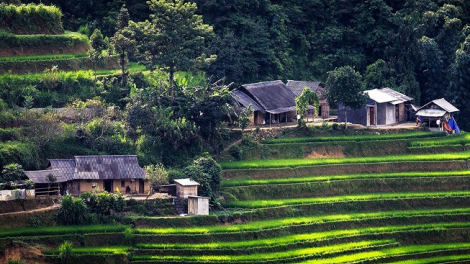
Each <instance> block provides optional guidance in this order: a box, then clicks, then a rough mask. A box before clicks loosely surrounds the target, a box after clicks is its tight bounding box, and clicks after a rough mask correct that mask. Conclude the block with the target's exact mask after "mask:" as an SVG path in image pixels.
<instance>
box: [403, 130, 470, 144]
mask: <svg viewBox="0 0 470 264" xmlns="http://www.w3.org/2000/svg"><path fill="white" fill-rule="evenodd" d="M468 143H470V134H466V133H465V134H454V135H450V136H448V137H444V138H438V139H429V140H417V141H412V142H411V143H410V148H427V147H435V146H450V145H467V144H468Z"/></svg>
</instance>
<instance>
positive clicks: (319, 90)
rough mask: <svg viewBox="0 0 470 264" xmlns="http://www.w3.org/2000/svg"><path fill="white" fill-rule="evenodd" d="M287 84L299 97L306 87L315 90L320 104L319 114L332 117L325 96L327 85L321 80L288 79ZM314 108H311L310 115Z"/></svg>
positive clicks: (322, 116) (323, 116)
mask: <svg viewBox="0 0 470 264" xmlns="http://www.w3.org/2000/svg"><path fill="white" fill-rule="evenodd" d="M286 86H287V87H288V88H289V89H290V90H291V91H292V92H293V93H294V95H295V97H296V98H297V97H299V96H300V95H301V94H302V92H303V91H304V89H305V88H309V89H310V90H312V91H314V92H315V93H316V94H317V96H318V101H319V103H320V106H319V108H318V113H317V114H318V116H320V117H321V118H324V119H325V118H329V117H330V104H329V103H328V101H327V100H326V97H325V85H324V84H323V83H321V82H310V81H294V80H288V81H287V84H286ZM313 110H314V109H312V110H309V115H311V114H313Z"/></svg>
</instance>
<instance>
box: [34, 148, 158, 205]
mask: <svg viewBox="0 0 470 264" xmlns="http://www.w3.org/2000/svg"><path fill="white" fill-rule="evenodd" d="M49 164H50V167H49V169H48V170H47V171H46V172H41V171H39V172H37V171H36V172H34V171H33V172H27V173H26V176H28V178H29V177H31V178H30V179H31V180H33V182H34V180H36V181H38V183H40V184H43V183H42V182H40V181H39V180H41V181H42V178H43V177H42V176H37V175H42V174H43V173H47V172H54V175H55V174H57V175H60V179H61V180H60V181H58V183H60V185H61V186H60V187H61V189H62V190H63V192H62V194H64V193H65V192H68V193H70V194H72V195H75V196H78V195H80V193H83V192H87V191H94V190H105V191H107V192H109V193H117V191H118V190H119V192H121V193H125V192H126V193H131V194H147V193H148V192H149V191H150V184H149V182H148V180H147V179H146V178H145V172H144V170H143V169H142V168H141V167H140V166H139V164H138V161H137V156H136V155H101V156H76V157H75V158H74V159H51V160H49ZM41 173H42V174H41ZM41 177H42V178H41ZM35 183H36V182H35Z"/></svg>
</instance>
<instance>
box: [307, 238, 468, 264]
mask: <svg viewBox="0 0 470 264" xmlns="http://www.w3.org/2000/svg"><path fill="white" fill-rule="evenodd" d="M469 247H470V243H451V244H437V245H413V246H402V247H396V248H387V249H382V250H380V251H369V252H362V253H356V254H351V255H345V256H339V257H334V258H329V259H314V260H309V261H305V262H300V263H302V264H313V263H315V264H320V263H322V264H329V263H331V264H336V263H358V262H364V261H366V260H374V261H375V262H377V261H378V260H379V259H384V258H390V257H398V256H407V255H410V256H411V255H413V254H423V253H435V252H443V251H455V250H465V249H468V248H469ZM400 263H403V262H400Z"/></svg>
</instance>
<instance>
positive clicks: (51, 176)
mask: <svg viewBox="0 0 470 264" xmlns="http://www.w3.org/2000/svg"><path fill="white" fill-rule="evenodd" d="M24 174H25V175H26V177H28V179H30V180H31V181H32V182H33V183H34V192H35V195H36V196H44V195H59V194H60V195H64V194H66V182H67V178H66V177H65V176H64V173H63V172H62V171H61V170H57V169H52V170H39V171H25V172H24Z"/></svg>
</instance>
